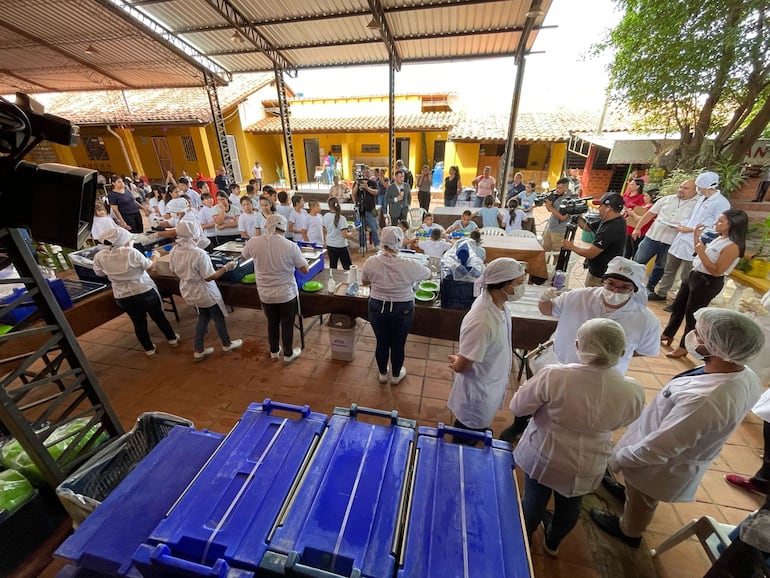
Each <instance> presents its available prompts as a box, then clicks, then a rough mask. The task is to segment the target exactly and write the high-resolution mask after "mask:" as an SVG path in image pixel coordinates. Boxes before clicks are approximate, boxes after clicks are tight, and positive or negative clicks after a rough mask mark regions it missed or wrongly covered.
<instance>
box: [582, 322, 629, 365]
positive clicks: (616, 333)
mask: <svg viewBox="0 0 770 578" xmlns="http://www.w3.org/2000/svg"><path fill="white" fill-rule="evenodd" d="M577 347H578V352H577V353H578V358H579V359H580V361H581V362H583V363H586V364H590V365H599V366H601V367H613V366H615V365H617V363H618V360H619V359H620V357H621V356H622V355H623V352H624V351H625V349H626V333H625V332H624V331H623V327H622V326H621V325H620V324H619V323H618V322H617V321H613V320H612V319H606V318H603V317H599V318H596V319H589V320H588V321H586V322H585V323H583V325H581V326H580V329H578V332H577Z"/></svg>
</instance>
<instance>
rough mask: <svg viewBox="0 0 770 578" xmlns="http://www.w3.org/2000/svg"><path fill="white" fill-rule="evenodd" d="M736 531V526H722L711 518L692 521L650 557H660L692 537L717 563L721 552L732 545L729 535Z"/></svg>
mask: <svg viewBox="0 0 770 578" xmlns="http://www.w3.org/2000/svg"><path fill="white" fill-rule="evenodd" d="M734 529H735V526H733V525H731V524H722V523H720V522H717V521H716V520H715V519H714V518H712V517H711V516H703V517H702V518H698V519H697V520H692V521H691V522H689V523H688V524H685V525H684V526H682V528H681V529H679V530H677V531H676V532H674V533H673V534H671V536H669V537H668V538H666V540H664V541H663V543H661V544H660V546H658V547H657V548H653V549H652V550H650V556H652V557H655V556H660V555H661V554H663V552H665V551H666V550H670V549H671V548H673V547H674V546H676V545H677V544H679V543H681V542H684V541H685V540H687V539H688V538H690V536H697V538H698V540H699V541H700V543H701V546H703V549H704V550H705V551H706V555H707V556H708V557H709V560H711V563H712V564H713V563H714V562H716V561H717V558H719V556H720V554H721V550H723V549H724V548H727V547H728V546H729V545H730V544H731V540H730V538H728V536H727V535H728V534H729V533H730V532H732V531H733V530H734Z"/></svg>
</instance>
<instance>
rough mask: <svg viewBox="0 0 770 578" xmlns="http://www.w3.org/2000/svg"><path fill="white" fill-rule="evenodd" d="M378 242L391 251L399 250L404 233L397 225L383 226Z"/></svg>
mask: <svg viewBox="0 0 770 578" xmlns="http://www.w3.org/2000/svg"><path fill="white" fill-rule="evenodd" d="M380 242H381V243H382V245H383V246H384V247H387V248H388V249H390V250H391V251H396V252H398V251H400V250H401V244H402V243H403V242H404V233H403V231H401V229H399V228H398V227H385V228H384V229H383V230H382V233H381V234H380Z"/></svg>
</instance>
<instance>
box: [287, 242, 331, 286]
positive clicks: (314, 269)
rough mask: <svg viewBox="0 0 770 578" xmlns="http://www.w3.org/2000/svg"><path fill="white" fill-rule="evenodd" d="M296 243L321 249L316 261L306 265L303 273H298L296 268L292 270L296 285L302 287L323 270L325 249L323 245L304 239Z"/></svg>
mask: <svg viewBox="0 0 770 578" xmlns="http://www.w3.org/2000/svg"><path fill="white" fill-rule="evenodd" d="M297 245H299V246H300V247H312V248H313V249H316V250H318V251H323V253H321V255H320V257H318V259H316V261H315V262H314V263H313V264H312V265H311V266H310V267H308V270H307V273H305V274H304V275H303V274H302V273H300V272H299V271H298V270H296V269H295V270H294V279H296V281H297V287H302V286H303V285H304V284H305V283H307V282H308V281H310V280H311V279H313V278H314V277H315V276H316V275H318V274H319V273H321V272H323V270H324V258H325V255H326V251H325V249H324V246H323V245H317V244H315V243H307V242H305V241H298V242H297Z"/></svg>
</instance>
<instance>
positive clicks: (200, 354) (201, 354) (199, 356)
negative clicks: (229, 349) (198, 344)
mask: <svg viewBox="0 0 770 578" xmlns="http://www.w3.org/2000/svg"><path fill="white" fill-rule="evenodd" d="M212 353H214V348H213V347H207V348H206V349H204V350H203V351H196V352H195V353H193V359H194V360H195V361H203V360H204V359H206V358H207V357H208V356H209V355H211V354H212Z"/></svg>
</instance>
